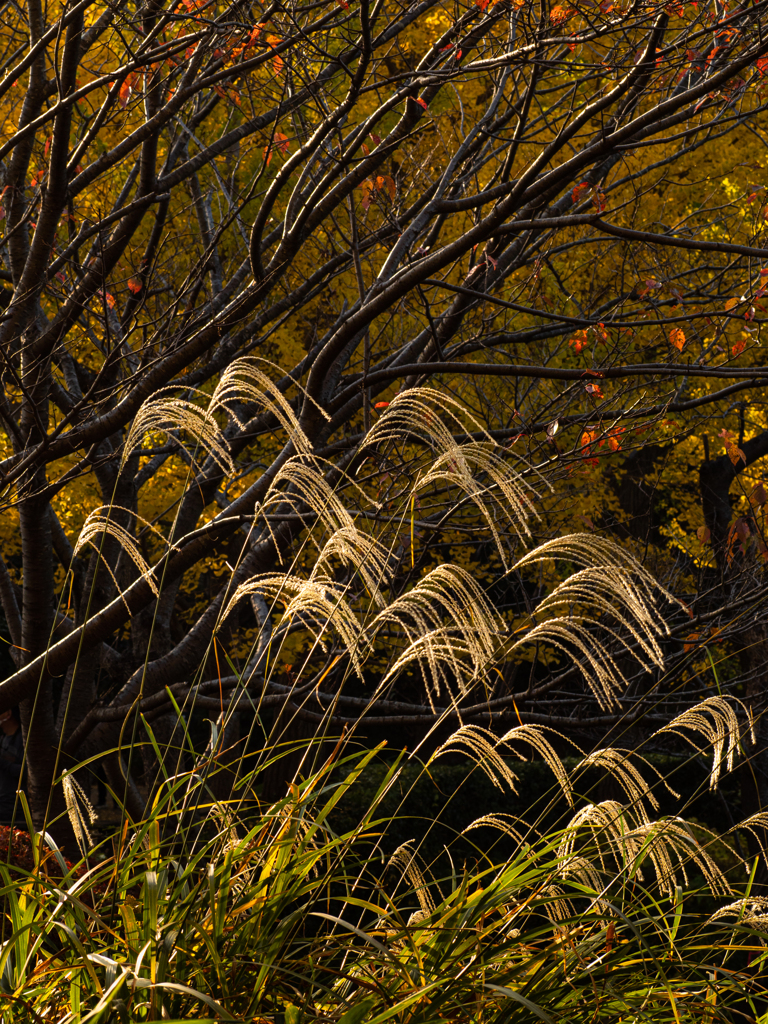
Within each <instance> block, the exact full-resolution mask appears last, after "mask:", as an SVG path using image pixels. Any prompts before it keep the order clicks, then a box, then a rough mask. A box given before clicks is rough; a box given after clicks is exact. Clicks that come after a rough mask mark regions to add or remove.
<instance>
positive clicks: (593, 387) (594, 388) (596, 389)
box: [584, 384, 605, 398]
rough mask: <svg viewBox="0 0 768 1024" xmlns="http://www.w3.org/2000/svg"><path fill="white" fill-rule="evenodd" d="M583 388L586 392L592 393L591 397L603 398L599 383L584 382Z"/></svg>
mask: <svg viewBox="0 0 768 1024" xmlns="http://www.w3.org/2000/svg"><path fill="white" fill-rule="evenodd" d="M584 390H585V391H586V392H587V394H589V395H592V397H593V398H605V395H604V394H603V389H602V388H601V387H600V385H599V384H585V385H584Z"/></svg>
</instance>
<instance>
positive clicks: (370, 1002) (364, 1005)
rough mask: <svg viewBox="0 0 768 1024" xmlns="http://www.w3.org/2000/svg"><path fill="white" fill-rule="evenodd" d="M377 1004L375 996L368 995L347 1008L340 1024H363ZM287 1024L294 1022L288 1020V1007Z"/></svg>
mask: <svg viewBox="0 0 768 1024" xmlns="http://www.w3.org/2000/svg"><path fill="white" fill-rule="evenodd" d="M375 1005H376V999H375V998H374V996H366V997H365V999H363V1000H361V1002H359V1003H357V1004H356V1005H355V1006H352V1007H350V1008H349V1009H348V1010H347V1012H346V1013H345V1014H344V1015H343V1016H342V1018H341V1020H340V1021H339V1024H361V1022H362V1021H364V1020H365V1018H366V1017H367V1016H368V1014H369V1013H370V1012H371V1010H372V1009H373V1008H374V1006H375ZM285 1024H294V1022H293V1021H289V1020H288V1012H287V1009H286V1014H285Z"/></svg>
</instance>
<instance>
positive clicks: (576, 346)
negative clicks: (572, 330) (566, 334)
mask: <svg viewBox="0 0 768 1024" xmlns="http://www.w3.org/2000/svg"><path fill="white" fill-rule="evenodd" d="M568 344H569V345H570V346H572V348H573V351H574V352H575V353H576V355H577V356H578V355H580V354H581V353H582V352H583V351H584V349H585V348H586V347H587V344H588V342H587V332H586V330H583V331H576V334H575V335H574V336H573V337H572V338H571V340H570V341H569V342H568Z"/></svg>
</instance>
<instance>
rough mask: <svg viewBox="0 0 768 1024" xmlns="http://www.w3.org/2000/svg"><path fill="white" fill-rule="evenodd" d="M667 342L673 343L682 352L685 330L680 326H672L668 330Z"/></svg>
mask: <svg viewBox="0 0 768 1024" xmlns="http://www.w3.org/2000/svg"><path fill="white" fill-rule="evenodd" d="M669 343H670V345H673V346H674V347H675V348H676V349H677V351H678V352H682V351H683V349H684V348H685V331H684V330H683V329H682V327H673V328H672V330H671V331H670V332H669Z"/></svg>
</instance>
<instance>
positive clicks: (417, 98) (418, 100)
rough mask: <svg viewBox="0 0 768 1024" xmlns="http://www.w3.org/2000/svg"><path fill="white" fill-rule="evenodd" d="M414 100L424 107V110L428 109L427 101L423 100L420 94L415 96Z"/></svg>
mask: <svg viewBox="0 0 768 1024" xmlns="http://www.w3.org/2000/svg"><path fill="white" fill-rule="evenodd" d="M416 102H417V103H418V104H419V106H420V107H424V109H425V110H429V107H428V106H427V101H426V100H423V99H422V98H421V96H417V97H416Z"/></svg>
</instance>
